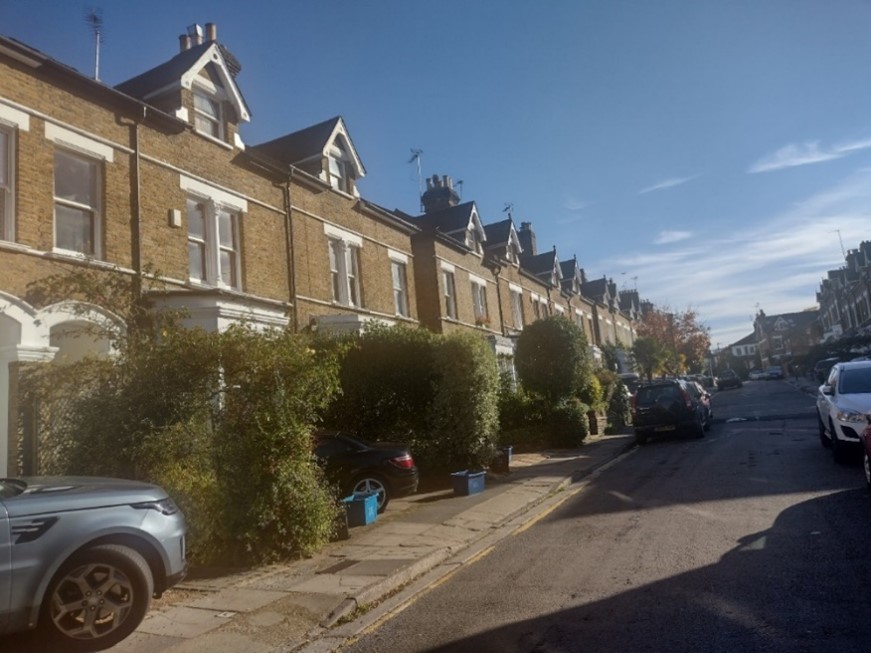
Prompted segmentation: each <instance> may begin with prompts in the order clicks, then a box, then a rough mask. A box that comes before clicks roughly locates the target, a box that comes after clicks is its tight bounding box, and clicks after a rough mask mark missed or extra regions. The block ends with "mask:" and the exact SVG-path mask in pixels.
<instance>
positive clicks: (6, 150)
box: [0, 122, 16, 241]
mask: <svg viewBox="0 0 871 653" xmlns="http://www.w3.org/2000/svg"><path fill="white" fill-rule="evenodd" d="M15 137H16V131H15V128H14V127H11V126H8V125H6V124H5V123H3V122H0V240H8V241H14V240H15V140H16V138H15ZM4 144H5V146H4ZM4 173H5V174H4Z"/></svg>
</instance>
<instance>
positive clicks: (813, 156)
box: [747, 139, 871, 174]
mask: <svg viewBox="0 0 871 653" xmlns="http://www.w3.org/2000/svg"><path fill="white" fill-rule="evenodd" d="M868 148H871V139H864V140H855V141H846V142H843V143H836V144H834V145H832V146H831V147H821V146H820V142H819V141H808V142H806V143H800V144H796V143H790V144H789V145H786V146H784V147H782V148H780V149H779V150H777V151H776V152H774V153H773V154H769V155H768V156H764V157H762V158H761V159H759V160H758V161H757V162H756V163H754V164H753V165H751V166H750V167H749V168H748V169H747V172H748V173H749V174H756V173H759V172H771V171H773V170H782V169H784V168H794V167H796V166H804V165H810V164H812V163H823V162H825V161H832V160H834V159H840V158H842V157H844V156H847V155H849V154H851V153H853V152H857V151H859V150H865V149H868Z"/></svg>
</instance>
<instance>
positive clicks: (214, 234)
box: [185, 192, 242, 290]
mask: <svg viewBox="0 0 871 653" xmlns="http://www.w3.org/2000/svg"><path fill="white" fill-rule="evenodd" d="M193 204H195V205H197V206H202V207H203V222H204V225H203V227H204V229H203V230H204V233H203V234H202V235H201V236H196V235H193V234H191V231H190V225H191V206H192V205H193ZM222 213H223V214H226V215H228V216H229V218H230V229H231V238H230V241H231V244H230V245H229V246H228V245H226V244H225V243H223V242H222V240H221V225H220V218H221V214H222ZM185 216H186V219H187V222H188V280H189V281H191V282H192V283H196V284H201V285H206V286H215V287H218V288H232V289H234V290H241V289H242V243H241V238H240V226H241V221H242V211H241V210H240V209H239V208H237V207H236V206H232V205H228V204H226V203H223V202H221V201H219V200H215V199H214V198H212V197H208V196H205V195H201V194H197V193H191V192H189V193H188V198H187V202H186V204H185ZM191 244H196V245H197V247H198V248H199V251H201V252H202V256H203V260H204V269H203V270H202V275H201V276H198V277H195V276H192V275H191V272H192V270H191V265H190V261H191V249H190V245H191ZM222 253H229V255H230V259H231V263H230V265H229V266H228V271H227V272H225V271H224V267H225V266H222V264H221V258H222V257H221V255H222ZM225 277H229V278H225Z"/></svg>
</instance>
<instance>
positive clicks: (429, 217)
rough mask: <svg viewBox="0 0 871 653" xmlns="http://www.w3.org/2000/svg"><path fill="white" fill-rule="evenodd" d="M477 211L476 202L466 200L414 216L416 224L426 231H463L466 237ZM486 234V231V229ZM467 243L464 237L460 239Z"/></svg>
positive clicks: (446, 232) (447, 232) (445, 232)
mask: <svg viewBox="0 0 871 653" xmlns="http://www.w3.org/2000/svg"><path fill="white" fill-rule="evenodd" d="M473 212H477V209H476V208H475V203H474V202H464V203H462V204H457V205H456V206H452V207H450V208H448V209H443V210H441V211H436V212H435V213H426V214H424V215H419V216H417V217H416V218H414V222H415V224H417V225H418V226H420V227H421V229H423V230H424V231H435V230H438V231H440V232H442V233H443V234H455V233H457V232H463V234H464V236H463V238H465V231H466V228H467V227H468V226H469V222H470V221H471V219H472V213H473ZM485 234H486V231H485ZM458 240H460V242H461V243H463V244H465V242H464V240H463V239H458Z"/></svg>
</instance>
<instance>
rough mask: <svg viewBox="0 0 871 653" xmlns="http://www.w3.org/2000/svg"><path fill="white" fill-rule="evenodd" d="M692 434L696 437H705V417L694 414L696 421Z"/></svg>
mask: <svg viewBox="0 0 871 653" xmlns="http://www.w3.org/2000/svg"><path fill="white" fill-rule="evenodd" d="M693 435H694V436H695V437H697V438H703V437H705V418H704V417H702V416H701V415H697V416H696V422H695V424H693Z"/></svg>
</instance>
